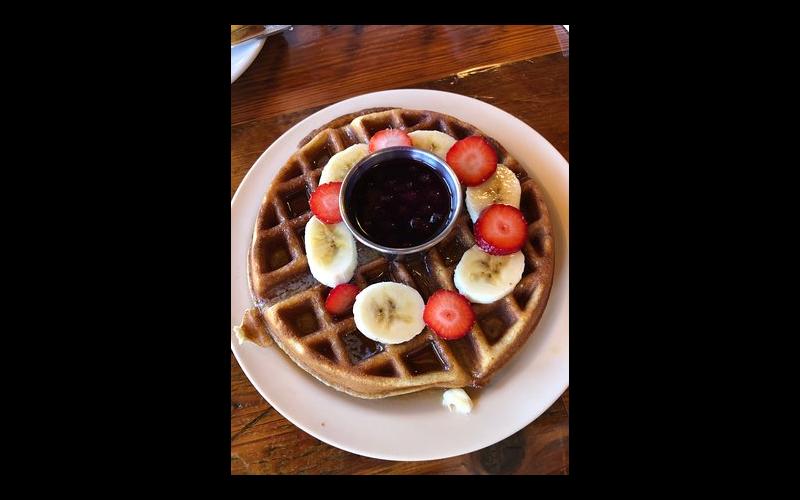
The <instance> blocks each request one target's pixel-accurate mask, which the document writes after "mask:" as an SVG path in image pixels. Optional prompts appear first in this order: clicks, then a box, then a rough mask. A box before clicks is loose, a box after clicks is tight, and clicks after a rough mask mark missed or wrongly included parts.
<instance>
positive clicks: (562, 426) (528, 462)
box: [231, 26, 569, 474]
mask: <svg viewBox="0 0 800 500" xmlns="http://www.w3.org/2000/svg"><path fill="white" fill-rule="evenodd" d="M392 88H426V89H436V90H444V91H448V92H455V93H459V94H463V95H467V96H470V97H474V98H476V99H480V100H483V101H486V102H488V103H490V104H492V105H495V106H497V107H499V108H501V109H504V110H506V111H508V112H509V113H511V114H512V115H514V116H516V117H518V118H520V119H521V120H522V121H524V122H525V123H527V124H528V125H530V126H531V127H533V128H534V129H536V130H537V131H538V132H539V133H540V134H542V135H543V136H544V137H545V139H547V140H548V141H550V143H552V144H553V145H554V146H555V147H556V149H558V150H559V152H560V153H561V154H562V155H564V157H565V158H567V160H569V36H568V34H567V32H566V31H565V30H564V29H563V28H562V27H561V26H297V27H295V29H294V30H293V31H292V32H287V33H283V34H282V35H279V36H276V37H270V38H268V40H267V43H266V45H265V47H264V49H263V50H262V52H261V54H259V56H258V57H257V58H256V60H255V61H254V63H253V65H252V66H251V67H250V68H249V69H248V70H247V71H246V72H245V73H244V74H243V75H242V76H241V77H240V79H239V80H238V81H237V82H235V83H234V84H233V85H232V86H231V124H232V127H231V196H233V194H234V192H235V191H236V188H237V187H238V186H239V183H240V182H241V180H242V178H243V177H244V175H245V174H246V173H247V171H248V170H249V169H250V167H251V166H252V165H253V163H254V162H255V160H256V159H257V158H258V157H259V156H260V155H261V153H263V152H264V150H265V149H266V148H267V147H268V146H269V145H270V144H271V143H272V142H273V141H275V139H277V138H278V137H280V135H281V134H283V133H284V132H286V130H288V129H289V128H290V127H292V126H293V125H295V124H296V123H297V122H298V121H300V120H302V119H303V118H305V117H307V116H308V115H310V114H311V113H313V112H315V111H317V110H319V109H321V108H323V107H325V106H327V105H329V104H332V103H334V102H337V101H339V100H342V99H345V98H347V97H352V96H354V95H359V94H362V93H367V92H374V91H378V90H386V89H392ZM231 473H232V474H568V473H569V390H567V391H566V392H565V393H564V394H563V395H562V396H561V398H559V400H558V401H556V402H555V403H554V404H553V405H552V406H551V407H550V408H549V409H548V410H547V411H546V412H545V413H544V414H543V415H542V416H540V417H539V418H538V419H537V420H536V421H534V422H533V423H531V424H530V425H528V426H527V427H525V428H524V429H523V430H521V431H520V432H518V433H516V434H514V435H513V436H511V437H509V438H507V439H505V440H503V441H501V442H500V443H497V444H495V445H493V446H490V447H488V448H485V449H483V450H479V451H477V452H474V453H471V454H467V455H462V456H460V457H453V458H449V459H444V460H433V461H425V462H392V461H385V460H377V459H371V458H365V457H361V456H358V455H354V454H352V453H348V452H345V451H342V450H339V449H337V448H334V447H332V446H329V445H327V444H325V443H322V442H321V441H319V440H317V439H316V438H313V437H312V436H310V435H308V434H306V433H305V432H303V431H301V430H300V429H298V428H297V427H295V426H294V425H293V424H291V423H290V422H289V421H287V420H286V419H285V418H283V417H282V416H281V415H280V414H279V413H278V412H277V411H275V410H274V409H273V408H272V407H271V406H270V405H269V404H268V403H267V402H266V401H264V399H263V398H262V397H261V396H260V395H259V394H258V392H257V391H256V390H255V389H254V388H253V386H252V385H251V384H250V382H249V381H248V380H247V377H246V376H245V375H244V373H243V372H242V370H241V368H240V367H239V365H238V363H237V362H236V359H235V358H234V356H233V354H231Z"/></svg>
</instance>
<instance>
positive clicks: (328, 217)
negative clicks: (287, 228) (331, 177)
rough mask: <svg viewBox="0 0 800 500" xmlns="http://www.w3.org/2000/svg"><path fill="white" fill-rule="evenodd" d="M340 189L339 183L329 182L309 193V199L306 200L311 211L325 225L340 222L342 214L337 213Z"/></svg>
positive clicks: (340, 184)
mask: <svg viewBox="0 0 800 500" xmlns="http://www.w3.org/2000/svg"><path fill="white" fill-rule="evenodd" d="M341 188H342V183H341V182H329V183H327V184H322V185H321V186H319V187H317V190H316V191H314V192H313V193H311V198H309V200H308V204H309V206H310V207H311V211H312V212H314V215H316V216H317V219H319V220H321V221H322V222H324V223H325V224H336V223H337V222H342V213H341V212H340V211H339V190H340V189H341Z"/></svg>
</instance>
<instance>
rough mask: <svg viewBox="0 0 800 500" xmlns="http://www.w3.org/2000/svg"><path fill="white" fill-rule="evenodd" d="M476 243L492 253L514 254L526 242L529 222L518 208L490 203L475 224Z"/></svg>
mask: <svg viewBox="0 0 800 500" xmlns="http://www.w3.org/2000/svg"><path fill="white" fill-rule="evenodd" d="M473 230H474V232H475V244H476V245H478V246H479V247H480V249H481V250H483V251H484V252H486V253H489V254H492V255H508V254H512V253H514V252H516V251H519V249H521V248H522V246H523V245H524V244H525V237H526V236H527V233H528V223H527V222H526V221H525V217H524V216H523V215H522V212H520V211H519V209H518V208H514V207H512V206H511V205H499V204H498V205H490V206H489V208H487V209H486V210H484V211H483V212H481V215H480V217H478V220H477V221H475V226H473Z"/></svg>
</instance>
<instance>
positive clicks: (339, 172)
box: [319, 144, 369, 184]
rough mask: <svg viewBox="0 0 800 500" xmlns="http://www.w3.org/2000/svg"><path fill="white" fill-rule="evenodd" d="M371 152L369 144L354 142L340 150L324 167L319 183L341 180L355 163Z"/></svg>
mask: <svg viewBox="0 0 800 500" xmlns="http://www.w3.org/2000/svg"><path fill="white" fill-rule="evenodd" d="M368 154H369V146H367V145H366V144H353V145H352V146H350V147H349V148H347V149H345V150H343V151H339V152H338V153H336V154H335V155H333V156H331V159H330V160H328V163H326V164H325V166H324V167H322V174H320V176H319V183H320V184H325V183H327V182H339V181H341V180H342V179H344V176H345V175H347V172H349V171H350V169H351V168H353V165H355V164H356V163H358V162H359V160H361V158H363V157H365V156H367V155H368Z"/></svg>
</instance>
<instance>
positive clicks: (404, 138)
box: [369, 128, 411, 153]
mask: <svg viewBox="0 0 800 500" xmlns="http://www.w3.org/2000/svg"><path fill="white" fill-rule="evenodd" d="M392 146H411V137H409V136H408V134H406V133H405V132H403V131H402V130H398V129H396V128H387V129H385V130H381V131H380V132H378V133H376V134H375V135H373V136H372V139H370V140H369V152H370V153H372V152H375V151H377V150H379V149H383V148H390V147H392Z"/></svg>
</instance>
